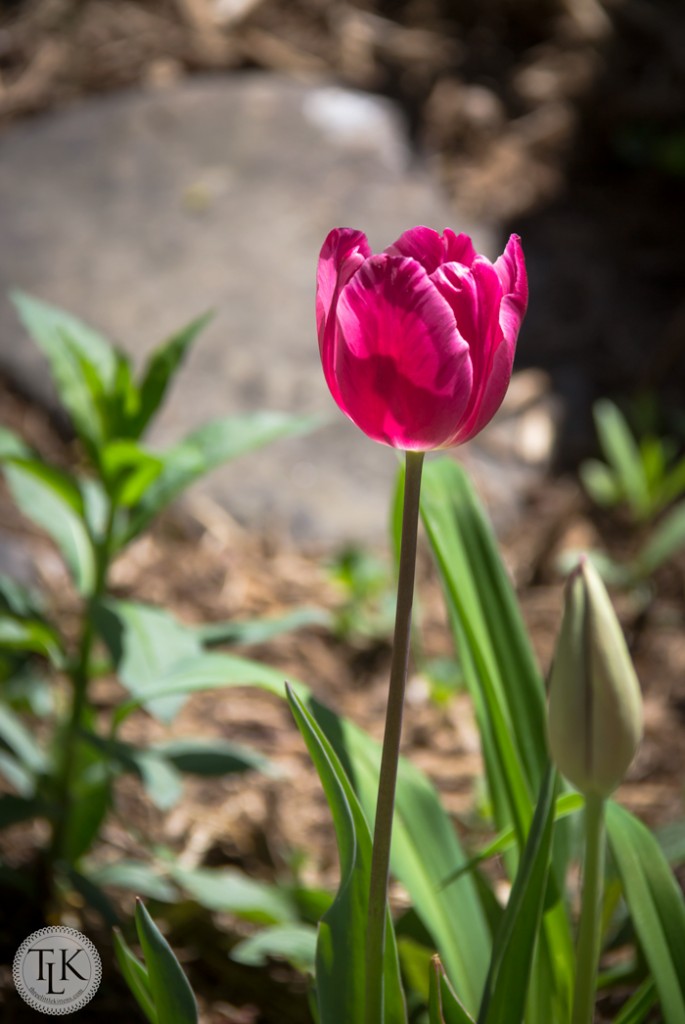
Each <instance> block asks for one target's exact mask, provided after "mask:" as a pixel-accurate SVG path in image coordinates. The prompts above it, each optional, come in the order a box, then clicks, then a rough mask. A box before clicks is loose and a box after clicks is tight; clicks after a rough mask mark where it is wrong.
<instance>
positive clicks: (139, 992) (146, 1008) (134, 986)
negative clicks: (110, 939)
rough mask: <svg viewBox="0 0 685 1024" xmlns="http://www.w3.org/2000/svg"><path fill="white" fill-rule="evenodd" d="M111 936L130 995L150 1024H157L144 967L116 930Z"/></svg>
mask: <svg viewBox="0 0 685 1024" xmlns="http://www.w3.org/2000/svg"><path fill="white" fill-rule="evenodd" d="M113 934H114V952H115V953H116V958H117V962H118V964H119V967H120V969H121V973H122V974H123V976H124V980H125V982H126V984H127V985H128V987H129V990H130V992H131V994H132V995H133V996H134V997H135V1000H136V1002H137V1003H138V1006H139V1007H140V1008H141V1010H142V1011H143V1013H144V1014H145V1016H146V1017H147V1019H148V1021H149V1022H150V1024H159V1018H158V1017H157V1010H156V1009H155V1003H154V999H153V997H152V991H151V989H150V977H149V975H148V973H147V970H146V969H145V965H144V964H142V963H141V962H140V960H139V959H138V957H137V956H136V955H135V953H134V952H133V950H132V949H131V947H130V946H129V945H128V943H127V942H126V940H125V939H124V936H123V935H122V934H121V932H120V931H119V929H118V928H115V929H114V933H113Z"/></svg>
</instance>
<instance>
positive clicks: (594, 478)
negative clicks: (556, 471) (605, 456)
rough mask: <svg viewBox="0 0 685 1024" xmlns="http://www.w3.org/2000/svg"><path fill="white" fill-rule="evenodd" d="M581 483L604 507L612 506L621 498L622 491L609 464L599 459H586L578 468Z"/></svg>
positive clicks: (598, 503)
mask: <svg viewBox="0 0 685 1024" xmlns="http://www.w3.org/2000/svg"><path fill="white" fill-rule="evenodd" d="M578 475H579V476H580V480H581V483H582V485H583V487H584V488H585V490H586V491H587V493H588V494H589V495H590V497H591V498H592V500H593V501H594V502H595V503H596V504H597V505H601V506H602V507H603V508H611V507H612V506H613V505H617V504H618V502H619V501H620V500H621V496H622V491H621V489H620V488H619V486H618V484H617V481H616V476H615V475H614V473H613V472H612V471H611V469H610V468H609V466H607V465H606V464H605V463H604V462H600V461H599V459H586V461H585V462H582V463H581V464H580V466H579V468H578Z"/></svg>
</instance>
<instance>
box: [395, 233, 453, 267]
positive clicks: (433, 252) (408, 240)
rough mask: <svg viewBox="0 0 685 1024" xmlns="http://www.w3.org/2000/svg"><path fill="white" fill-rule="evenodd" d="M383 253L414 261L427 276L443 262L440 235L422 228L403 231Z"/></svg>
mask: <svg viewBox="0 0 685 1024" xmlns="http://www.w3.org/2000/svg"><path fill="white" fill-rule="evenodd" d="M385 252H386V253H387V254H388V255H389V256H407V257H409V258H410V259H413V260H416V261H417V262H418V263H420V264H421V266H422V267H423V268H424V270H425V271H426V273H427V274H432V273H433V271H434V270H435V269H436V267H439V266H440V264H441V263H442V262H443V260H444V249H443V241H442V237H441V235H439V234H438V232H437V231H433V229H432V228H426V227H423V226H419V227H417V228H411V229H410V230H409V231H405V232H404V234H403V235H400V237H399V238H398V239H397V241H396V242H393V244H392V245H389V246H388V248H387V249H386V250H385Z"/></svg>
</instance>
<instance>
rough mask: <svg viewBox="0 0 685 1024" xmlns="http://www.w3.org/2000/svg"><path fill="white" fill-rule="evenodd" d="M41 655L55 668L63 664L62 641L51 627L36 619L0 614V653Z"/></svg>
mask: <svg viewBox="0 0 685 1024" xmlns="http://www.w3.org/2000/svg"><path fill="white" fill-rule="evenodd" d="M3 650H4V651H19V652H22V651H25V652H32V653H34V654H42V655H43V657H45V658H48V660H49V661H51V662H52V664H53V665H55V666H56V667H58V668H59V667H61V666H62V665H63V662H64V653H63V651H62V641H61V639H60V636H59V634H58V633H57V631H56V630H54V629H53V628H52V627H51V626H48V625H46V623H44V622H41V621H39V620H36V619H19V618H14V617H12V616H9V615H2V614H0V651H3Z"/></svg>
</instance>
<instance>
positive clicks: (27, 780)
mask: <svg viewBox="0 0 685 1024" xmlns="http://www.w3.org/2000/svg"><path fill="white" fill-rule="evenodd" d="M0 775H2V777H3V778H4V779H5V781H6V782H9V784H10V786H11V787H12V789H14V790H15V791H16V793H17V796H20V797H25V798H26V799H30V798H31V797H32V796H33V795H34V794H35V792H36V780H35V778H34V776H33V775H32V774H31V773H30V772H28V771H27V770H26V768H25V766H24V765H23V764H20V762H19V761H17V759H16V758H15V757H13V756H12V754H10V753H8V752H7V751H6V750H3V749H2V748H0Z"/></svg>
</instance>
